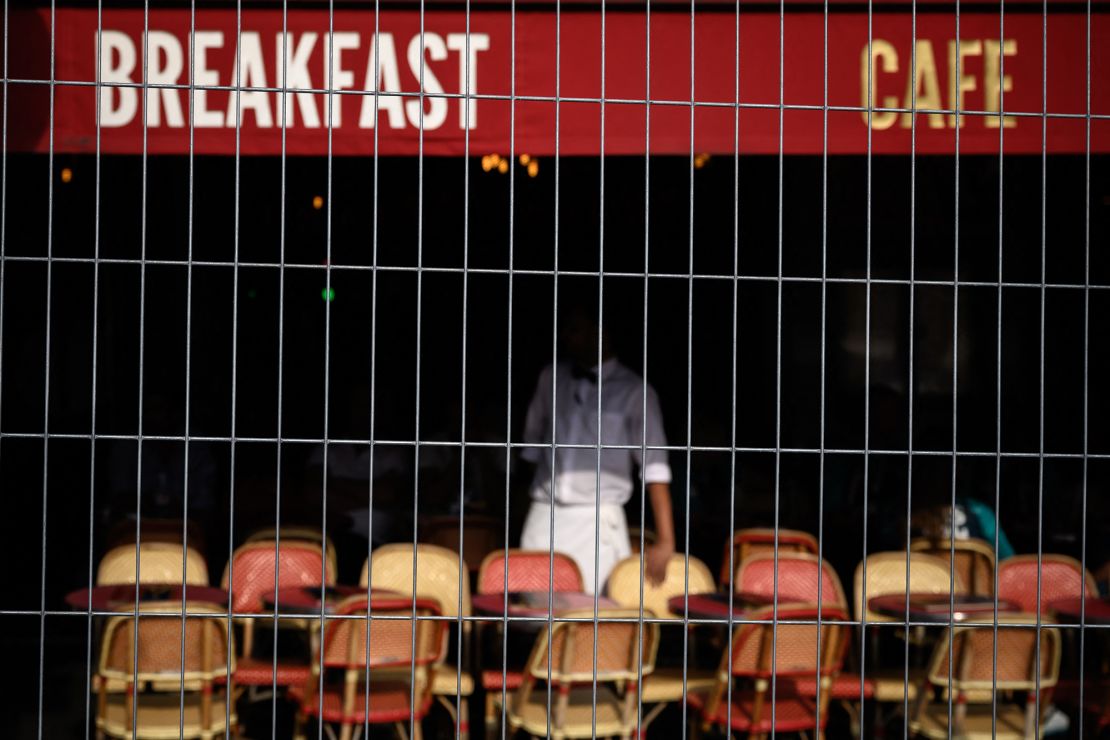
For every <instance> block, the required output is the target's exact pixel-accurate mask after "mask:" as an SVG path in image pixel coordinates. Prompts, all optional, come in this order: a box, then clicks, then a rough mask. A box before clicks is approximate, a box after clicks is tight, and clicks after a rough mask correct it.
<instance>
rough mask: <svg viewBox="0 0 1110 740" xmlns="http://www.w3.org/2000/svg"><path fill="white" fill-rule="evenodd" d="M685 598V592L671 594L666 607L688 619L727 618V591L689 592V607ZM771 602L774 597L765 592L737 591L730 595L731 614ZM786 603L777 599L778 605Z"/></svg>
mask: <svg viewBox="0 0 1110 740" xmlns="http://www.w3.org/2000/svg"><path fill="white" fill-rule="evenodd" d="M686 598H687V597H686V595H685V594H679V595H678V596H672V597H671V598H670V599H668V600H667V608H668V609H670V610H671V613H672V614H683V613H686V616H687V617H688V618H690V619H728V618H729V616H730V612H729V606H728V601H729V595H728V594H727V593H708V594H690V597H689V599H690V600H689V609H687V606H686V604H687V601H686ZM773 603H774V598H773V597H772V596H769V595H767V594H757V593H749V592H746V591H744V592H737V593H735V594H733V595H732V611H731V616H732V617H733V618H743V617H744V616H746V615H748V614H750V613H751V612H752V611H753V610H754V609H759V608H761V607H766V606H771V605H772V604H773ZM787 603H789V602H787V601H784V600H782V599H779V606H782V605H783V604H787Z"/></svg>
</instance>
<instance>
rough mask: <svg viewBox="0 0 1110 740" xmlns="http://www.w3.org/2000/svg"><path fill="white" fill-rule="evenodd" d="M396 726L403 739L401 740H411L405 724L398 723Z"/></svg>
mask: <svg viewBox="0 0 1110 740" xmlns="http://www.w3.org/2000/svg"><path fill="white" fill-rule="evenodd" d="M394 725H395V726H396V728H397V734H398V735H399V736H400V737H401V740H409V733H408V730H406V729H405V723H404V722H396V723H394Z"/></svg>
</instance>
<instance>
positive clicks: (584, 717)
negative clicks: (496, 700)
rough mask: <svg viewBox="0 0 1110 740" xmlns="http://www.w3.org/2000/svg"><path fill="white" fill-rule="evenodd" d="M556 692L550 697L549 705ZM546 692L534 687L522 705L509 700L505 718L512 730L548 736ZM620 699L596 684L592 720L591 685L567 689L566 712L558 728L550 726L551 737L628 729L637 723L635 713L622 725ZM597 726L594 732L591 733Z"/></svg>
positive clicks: (578, 735)
mask: <svg viewBox="0 0 1110 740" xmlns="http://www.w3.org/2000/svg"><path fill="white" fill-rule="evenodd" d="M557 696H558V694H553V695H552V697H551V702H552V707H553V708H554V703H555V702H556V701H557V700H558V699H557ZM547 698H548V697H547V691H545V690H536V691H534V692H533V693H532V695H531V696H529V698H528V701H527V702H526V703H525V704H524V706H522V707H520V708H519V712H518V711H516V710H517V708H516V707H514V706H513V704H514V703H515V702H514V701H512V700H510V701H509V712H508V718H509V723H510V724H511V725H512V727H513V728H514V729H518V730H519V729H523V730H524V731H525V732H527V733H529V734H531V735H535V736H538V737H547V736H548V724H549V723H548V718H547ZM621 703H622V700H621V698H620V697H618V696H617V695H616V694H615V693H614V692H613V690H612V689H610V688H609V687H607V686H598V687H597V720H596V724H595V722H594V711H593V707H594V691H593V687H592V686H581V687H578V688H574V689H571V690H570V695H569V697H568V700H567V709H566V714H564V715H563V726H562V727H561V728H555V727H551V737H552V738H553V740H561V738H585V737H605V736H609V735H622V734H624V733H626V732H631V731H632V730H633V729H635V726H636V712H635V711H633V712H632V713H631V720H630V724H627V725H626V724H625V723H624V722H623V721H622V716H621V709H622V707H621ZM595 728H596V734H595V732H594V730H595Z"/></svg>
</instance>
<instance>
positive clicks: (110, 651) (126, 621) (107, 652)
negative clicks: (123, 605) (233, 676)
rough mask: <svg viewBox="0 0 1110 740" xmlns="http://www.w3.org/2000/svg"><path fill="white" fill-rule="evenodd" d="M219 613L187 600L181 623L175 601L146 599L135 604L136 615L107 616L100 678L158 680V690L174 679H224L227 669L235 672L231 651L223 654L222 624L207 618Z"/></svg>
mask: <svg viewBox="0 0 1110 740" xmlns="http://www.w3.org/2000/svg"><path fill="white" fill-rule="evenodd" d="M221 611H222V610H220V609H218V608H216V607H214V606H211V605H208V604H200V603H195V602H189V603H186V604H185V618H184V620H183V619H182V618H181V616H180V614H181V602H180V601H148V602H144V603H142V604H140V606H139V616H138V617H136V616H134V615H121V616H118V617H111V618H109V620H108V623H107V624H106V625H105V627H104V635H103V639H102V641H101V648H100V664H99V673H100V675H101V676H102V677H104V678H111V679H119V680H123V681H127V682H131V683H134V682H142V681H157V682H158V685H159V686H162V685H165V684H167V682H168V683H171V684H172V683H173V682H174V681H175V679H176V680H177V681H178V683H177V685H178V686H180V681H182V680H184V681H187V682H189V681H197V680H201V681H212V680H214V679H217V678H221V677H224V676H227V675H228V674H229V669H230V671H231V672H234V670H235V652H234V650H232V651H231V653H230V654H229V653H228V650H227V647H228V633H227V620H226V619H219V618H213V617H212V616H208V615H212V614H220V613H221ZM142 612H159V613H161V614H159V615H158V616H154V615H150V616H147V615H144V614H143V613H142ZM167 613H175V614H169V615H167ZM136 626H137V630H136ZM182 652H184V659H185V660H184V663H182Z"/></svg>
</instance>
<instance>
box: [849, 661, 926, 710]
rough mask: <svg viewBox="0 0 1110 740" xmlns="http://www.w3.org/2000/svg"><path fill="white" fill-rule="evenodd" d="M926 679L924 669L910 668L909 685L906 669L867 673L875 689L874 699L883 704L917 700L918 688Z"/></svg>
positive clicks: (885, 669)
mask: <svg viewBox="0 0 1110 740" xmlns="http://www.w3.org/2000/svg"><path fill="white" fill-rule="evenodd" d="M924 678H925V671H924V669H921V668H912V667H911V668H910V674H909V679H910V680H909V683H906V671H905V669H904V668H882V669H879V670H876V671H874V672H872V671H868V672H867V679H868V680H869V681H871V682H872V683H873V684H874V687H875V690H874V698H875V700H876V701H881V702H895V703H901V702H902V701H903V700H904V699H905V698H906V697H908V698H909V700H910V701H913V700H914V699H916V698H917V688H918V686H920V685H921V682H922V680H923V679H924ZM857 689H858V684H857Z"/></svg>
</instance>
